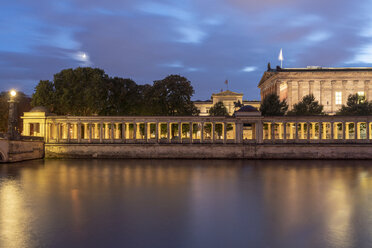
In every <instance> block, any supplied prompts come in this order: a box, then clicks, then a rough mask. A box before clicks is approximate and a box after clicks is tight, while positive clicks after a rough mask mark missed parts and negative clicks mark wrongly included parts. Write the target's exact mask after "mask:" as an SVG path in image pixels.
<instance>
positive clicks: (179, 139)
mask: <svg viewBox="0 0 372 248" xmlns="http://www.w3.org/2000/svg"><path fill="white" fill-rule="evenodd" d="M181 131H182V123H181V122H178V141H179V142H181V141H182V136H181V135H182V132H181Z"/></svg>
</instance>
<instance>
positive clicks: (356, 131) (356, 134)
mask: <svg viewBox="0 0 372 248" xmlns="http://www.w3.org/2000/svg"><path fill="white" fill-rule="evenodd" d="M357 124H358V123H357V122H354V139H358V125H357Z"/></svg>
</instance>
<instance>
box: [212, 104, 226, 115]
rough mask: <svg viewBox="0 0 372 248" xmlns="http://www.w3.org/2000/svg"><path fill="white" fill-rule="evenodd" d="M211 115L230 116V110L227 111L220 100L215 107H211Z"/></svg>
mask: <svg viewBox="0 0 372 248" xmlns="http://www.w3.org/2000/svg"><path fill="white" fill-rule="evenodd" d="M209 115H211V116H228V115H229V112H228V111H227V109H226V107H225V105H224V104H223V102H218V103H216V104H215V105H213V107H211V108H210V109H209Z"/></svg>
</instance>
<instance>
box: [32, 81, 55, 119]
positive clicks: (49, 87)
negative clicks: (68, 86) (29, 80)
mask: <svg viewBox="0 0 372 248" xmlns="http://www.w3.org/2000/svg"><path fill="white" fill-rule="evenodd" d="M31 105H32V106H33V107H36V106H44V107H46V108H48V109H49V110H50V111H51V112H54V111H55V90H54V84H53V82H51V81H49V80H40V82H39V84H38V85H37V86H36V87H35V93H34V94H33V95H32V100H31Z"/></svg>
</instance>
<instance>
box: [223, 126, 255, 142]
mask: <svg viewBox="0 0 372 248" xmlns="http://www.w3.org/2000/svg"><path fill="white" fill-rule="evenodd" d="M226 125H227V123H226V122H224V123H223V143H224V144H226V140H227V137H226V135H227V126H226ZM254 129H255V131H256V125H254ZM255 136H256V135H255Z"/></svg>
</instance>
